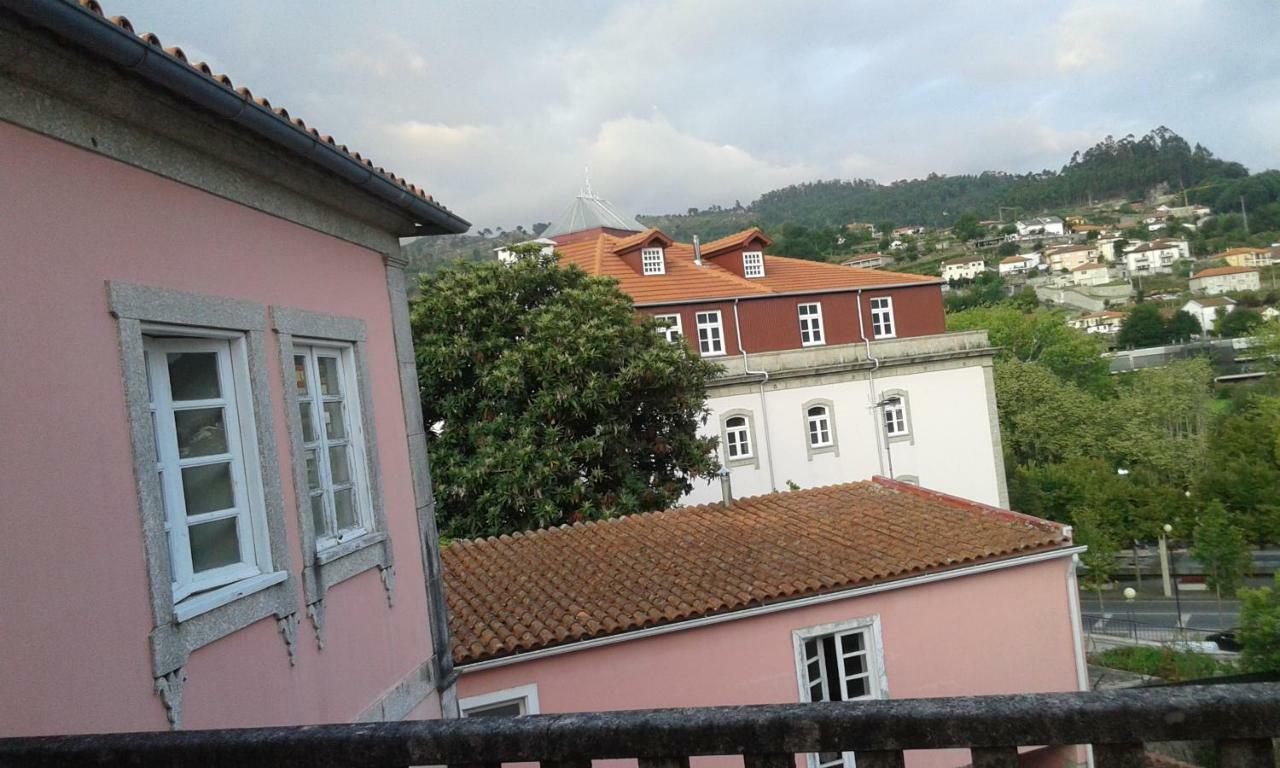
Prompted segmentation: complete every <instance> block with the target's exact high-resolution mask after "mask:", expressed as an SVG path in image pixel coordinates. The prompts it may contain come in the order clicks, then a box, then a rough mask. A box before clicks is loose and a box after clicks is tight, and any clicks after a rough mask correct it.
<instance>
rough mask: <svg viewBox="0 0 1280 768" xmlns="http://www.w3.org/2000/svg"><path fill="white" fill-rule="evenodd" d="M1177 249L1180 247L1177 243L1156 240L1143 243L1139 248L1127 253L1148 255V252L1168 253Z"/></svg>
mask: <svg viewBox="0 0 1280 768" xmlns="http://www.w3.org/2000/svg"><path fill="white" fill-rule="evenodd" d="M1177 247H1178V246H1177V245H1176V244H1175V243H1171V242H1167V241H1166V242H1161V241H1159V240H1156V241H1153V242H1150V243H1143V244H1142V245H1140V246H1138V247H1137V248H1134V249H1132V250H1130V251H1127V252H1128V253H1147V252H1148V251H1168V250H1171V249H1174V248H1177Z"/></svg>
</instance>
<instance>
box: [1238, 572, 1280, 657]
mask: <svg viewBox="0 0 1280 768" xmlns="http://www.w3.org/2000/svg"><path fill="white" fill-rule="evenodd" d="M1240 644H1241V645H1242V646H1243V647H1244V667H1245V669H1246V670H1248V671H1250V672H1280V574H1276V582H1275V586H1274V587H1260V588H1258V589H1242V590H1240Z"/></svg>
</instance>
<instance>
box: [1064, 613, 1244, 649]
mask: <svg viewBox="0 0 1280 768" xmlns="http://www.w3.org/2000/svg"><path fill="white" fill-rule="evenodd" d="M1080 619H1081V623H1082V624H1083V626H1084V631H1085V633H1087V634H1090V635H1100V636H1102V637H1115V638H1121V639H1128V640H1138V641H1141V642H1146V643H1186V642H1196V643H1212V642H1213V641H1211V640H1209V635H1212V634H1215V633H1218V632H1221V631H1222V630H1220V629H1198V628H1196V627H1159V626H1155V625H1154V624H1144V623H1142V622H1140V621H1134V620H1132V619H1123V618H1117V617H1115V616H1111V617H1106V616H1099V615H1097V614H1091V613H1085V614H1081V616H1080Z"/></svg>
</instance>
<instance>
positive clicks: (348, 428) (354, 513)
mask: <svg viewBox="0 0 1280 768" xmlns="http://www.w3.org/2000/svg"><path fill="white" fill-rule="evenodd" d="M293 349H294V356H293V376H294V386H295V387H296V388H297V394H298V418H299V420H300V421H301V422H302V448H303V459H304V461H305V462H306V469H307V493H308V496H309V499H308V504H309V506H310V509H311V523H312V529H313V531H314V534H315V540H316V550H322V549H326V548H328V547H332V546H334V545H336V544H340V543H342V542H344V541H350V540H351V539H354V538H357V537H359V536H363V535H364V534H365V533H368V532H369V531H370V530H371V528H372V522H371V521H372V519H373V517H372V515H371V514H370V512H371V508H372V501H371V500H370V494H369V479H368V476H367V475H368V472H367V470H366V467H367V464H366V462H365V441H364V425H363V424H362V423H361V420H360V398H359V395H358V394H357V392H358V390H357V388H356V387H357V385H356V377H355V361H354V354H353V351H352V347H351V345H350V344H341V345H330V344H320V343H309V344H303V343H297V342H295V344H294V347H293Z"/></svg>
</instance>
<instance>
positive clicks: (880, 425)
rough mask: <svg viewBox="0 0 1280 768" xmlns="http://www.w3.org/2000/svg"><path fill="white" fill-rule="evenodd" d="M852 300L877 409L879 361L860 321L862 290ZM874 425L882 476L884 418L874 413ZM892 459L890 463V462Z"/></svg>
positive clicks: (878, 400)
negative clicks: (868, 361)
mask: <svg viewBox="0 0 1280 768" xmlns="http://www.w3.org/2000/svg"><path fill="white" fill-rule="evenodd" d="M854 300H855V301H856V303H857V309H858V335H859V336H861V337H862V343H863V345H864V348H865V349H866V352H867V359H868V360H870V361H871V371H870V372H869V373H868V374H867V386H869V387H870V388H871V402H872V403H874V405H872V406H871V407H872V408H877V407H879V403H880V396H879V395H877V394H876V371H878V370H880V359H879V358H878V357H876V356H875V353H874V352H872V351H871V339H868V338H867V328H866V322H865V321H864V320H863V319H862V289H861V288H859V289H858V291H857V293H856V294H854ZM872 418H873V419H874V420H875V424H876V460H877V461H878V462H879V464H880V474H884V452H885V451H886V450H889V443H888V442H887V441H885V442H884V443H883V448H882V446H881V439H880V438H881V437H882V435H883V433H884V416H883V415H882V414H880V413H876V415H875V416H873V417H872ZM892 460H893V459H892V458H890V461H891V462H892Z"/></svg>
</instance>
